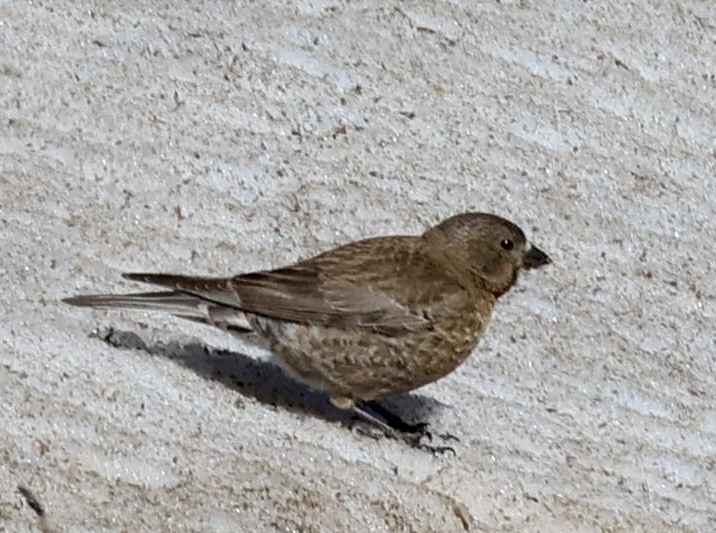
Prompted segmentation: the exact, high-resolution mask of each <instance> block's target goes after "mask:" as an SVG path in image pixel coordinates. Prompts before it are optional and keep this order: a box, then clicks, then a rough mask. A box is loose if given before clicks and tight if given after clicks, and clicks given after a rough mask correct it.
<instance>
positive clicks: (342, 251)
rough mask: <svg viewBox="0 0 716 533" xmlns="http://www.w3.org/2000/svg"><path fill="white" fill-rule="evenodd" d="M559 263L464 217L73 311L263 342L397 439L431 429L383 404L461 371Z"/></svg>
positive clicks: (94, 300) (291, 369) (505, 224)
mask: <svg viewBox="0 0 716 533" xmlns="http://www.w3.org/2000/svg"><path fill="white" fill-rule="evenodd" d="M550 262H551V260H550V258H549V257H548V256H547V255H546V254H545V253H544V252H542V251H541V250H539V249H538V248H537V247H535V246H534V245H531V244H530V243H528V242H527V239H526V238H525V235H524V233H523V232H522V230H521V229H520V228H519V227H517V226H516V225H515V224H513V223H512V222H510V221H508V220H505V219H504V218H501V217H498V216H495V215H491V214H486V213H464V214H461V215H456V216H454V217H452V218H449V219H447V220H445V221H443V222H441V223H440V224H438V225H437V226H434V227H432V228H430V229H428V230H427V231H426V232H425V233H423V235H421V236H392V237H377V238H372V239H367V240H362V241H357V242H352V243H350V244H346V245H344V246H341V247H339V248H336V249H334V250H331V251H328V252H325V253H323V254H320V255H317V256H315V257H312V258H310V259H306V260H304V261H300V262H298V263H296V264H294V265H291V266H287V267H284V268H279V269H276V270H268V271H262V272H253V273H247V274H239V275H237V276H234V277H231V278H201V277H191V276H178V275H172V274H125V275H124V277H125V278H126V279H131V280H136V281H141V282H145V283H150V284H154V285H160V286H163V287H167V288H168V289H170V290H167V291H161V292H145V293H135V294H124V295H116V294H105V295H87V296H77V297H74V298H68V299H66V300H64V301H65V302H67V303H69V304H72V305H79V306H85V307H100V308H133V309H144V310H156V311H165V312H169V313H171V314H173V315H175V316H178V317H181V318H186V319H190V320H193V321H197V322H201V323H204V324H210V325H214V326H217V327H219V328H222V329H225V330H228V331H230V332H233V333H237V334H245V333H254V334H255V337H256V338H257V339H258V340H259V341H260V343H261V344H262V345H264V346H265V347H267V348H268V349H269V350H271V352H272V353H273V355H274V360H275V362H276V363H277V364H278V365H279V366H280V367H282V368H283V369H285V370H286V371H287V372H288V373H289V374H290V375H292V376H294V377H296V378H298V379H299V380H300V381H302V382H304V383H307V384H308V385H310V386H311V387H314V388H316V389H318V390H322V391H325V392H327V393H328V394H329V395H330V399H331V402H332V403H333V405H335V406H336V407H338V408H340V409H346V410H350V411H352V412H354V413H355V414H357V415H359V416H360V417H362V418H363V419H366V420H368V421H370V422H372V423H374V424H377V425H378V426H380V427H381V428H382V429H383V430H384V431H386V432H388V433H389V434H392V435H397V433H396V430H397V431H398V432H400V433H401V434H405V433H415V432H417V433H420V432H421V431H422V432H424V431H425V424H414V425H411V424H408V423H406V422H404V421H402V420H401V419H400V418H399V417H398V416H396V415H394V414H393V413H391V412H390V411H388V410H387V409H385V408H384V407H382V406H381V405H380V404H378V403H375V402H374V400H379V399H381V398H386V397H389V396H395V395H399V394H403V393H407V392H409V391H411V390H413V389H416V388H418V387H421V386H423V385H426V384H427V383H431V382H433V381H435V380H437V379H439V378H441V377H443V376H445V375H446V374H449V373H450V372H452V371H453V370H455V368H457V367H458V366H459V365H460V364H461V363H462V362H463V361H464V360H465V359H466V358H467V357H468V356H469V355H470V353H471V352H472V351H473V349H474V348H475V346H476V345H477V343H478V341H479V339H480V336H481V335H482V334H483V332H484V330H485V326H486V325H487V322H488V320H489V318H490V314H491V312H492V308H493V306H494V305H495V302H496V301H497V299H498V298H499V297H500V296H501V295H503V294H505V292H507V291H508V290H509V289H510V287H512V285H514V283H515V281H516V280H517V276H518V273H519V271H520V270H521V269H522V268H526V269H530V268H537V267H540V266H542V265H546V264H548V263H550ZM368 408H369V409H370V410H371V411H372V412H373V413H374V414H371V413H370V412H369V411H368ZM375 415H378V416H380V417H381V418H382V419H383V420H380V419H379V418H378V417H377V416H375Z"/></svg>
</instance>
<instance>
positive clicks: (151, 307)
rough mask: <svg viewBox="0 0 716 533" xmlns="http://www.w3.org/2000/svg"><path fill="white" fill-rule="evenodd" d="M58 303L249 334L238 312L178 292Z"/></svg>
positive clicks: (84, 297)
mask: <svg viewBox="0 0 716 533" xmlns="http://www.w3.org/2000/svg"><path fill="white" fill-rule="evenodd" d="M62 301H63V302H65V303H67V304H70V305H76V306H79V307H95V308H98V309H141V310H144V311H161V312H164V313H171V314H172V315H174V316H177V317H179V318H185V319H187V320H192V321H194V322H200V323H202V324H209V325H214V326H217V327H219V328H222V329H226V330H229V331H233V332H237V333H245V332H248V331H251V325H250V324H249V322H248V320H247V318H246V315H245V314H244V313H243V312H242V311H240V310H238V309H235V308H233V307H227V306H225V305H221V304H219V303H215V302H211V301H208V300H205V299H203V298H199V297H198V296H193V295H191V294H186V293H183V292H178V291H163V292H140V293H133V294H87V295H82V296H74V297H72V298H65V299H64V300H62Z"/></svg>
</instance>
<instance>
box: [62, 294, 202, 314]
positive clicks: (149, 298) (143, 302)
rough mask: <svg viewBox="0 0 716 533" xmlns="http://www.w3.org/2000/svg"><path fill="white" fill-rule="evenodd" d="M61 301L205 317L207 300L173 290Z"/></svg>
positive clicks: (102, 295)
mask: <svg viewBox="0 0 716 533" xmlns="http://www.w3.org/2000/svg"><path fill="white" fill-rule="evenodd" d="M62 301H63V302H65V303H67V304H70V305H76V306H79V307H98V308H101V309H112V308H119V309H143V310H145V311H164V312H166V313H180V314H185V315H189V316H196V317H206V316H207V309H206V308H207V302H206V301H204V300H201V299H200V298H197V297H196V296H191V295H189V294H184V293H181V292H175V291H164V292H140V293H133V294H87V295H82V296H74V297H72V298H65V299H64V300H62Z"/></svg>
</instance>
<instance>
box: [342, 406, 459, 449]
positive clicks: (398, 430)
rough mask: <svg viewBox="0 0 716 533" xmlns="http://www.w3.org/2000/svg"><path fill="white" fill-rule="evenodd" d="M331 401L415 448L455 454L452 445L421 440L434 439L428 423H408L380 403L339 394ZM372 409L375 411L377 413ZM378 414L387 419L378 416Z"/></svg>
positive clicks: (385, 433) (387, 434)
mask: <svg viewBox="0 0 716 533" xmlns="http://www.w3.org/2000/svg"><path fill="white" fill-rule="evenodd" d="M331 403H332V404H333V405H335V406H336V407H338V408H339V409H344V410H346V411H351V412H352V413H353V414H354V415H355V416H357V417H358V418H361V419H362V420H364V421H365V422H368V423H369V424H370V425H371V426H373V427H377V428H379V429H380V430H381V431H382V432H383V434H384V435H386V436H388V437H391V438H394V439H396V440H402V441H403V442H405V443H407V444H409V445H410V446H412V447H413V448H420V449H422V450H427V451H429V452H432V453H434V454H436V455H437V454H440V453H445V452H452V453H453V455H454V454H455V449H454V448H452V447H450V446H430V445H428V444H424V443H423V442H421V441H422V438H423V437H424V436H427V437H428V438H429V439H432V436H431V435H430V433H429V432H428V431H427V429H426V428H427V424H424V423H422V424H408V423H407V422H405V421H404V420H403V419H401V418H400V417H399V416H398V415H396V414H395V413H392V412H391V411H389V410H388V409H386V408H385V407H383V406H382V405H380V404H378V403H375V402H360V405H358V404H356V402H355V401H354V400H351V399H350V398H345V397H339V396H331ZM376 406H377V407H376ZM370 411H373V412H374V413H375V414H373V413H371V412H370ZM376 414H377V415H378V416H380V417H382V418H383V419H384V420H385V421H383V420H381V419H380V418H378V416H376Z"/></svg>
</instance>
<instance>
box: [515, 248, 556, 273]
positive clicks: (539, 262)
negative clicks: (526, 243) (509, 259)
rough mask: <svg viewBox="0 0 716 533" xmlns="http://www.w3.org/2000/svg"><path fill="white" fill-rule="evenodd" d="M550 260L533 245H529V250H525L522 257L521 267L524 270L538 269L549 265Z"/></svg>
mask: <svg viewBox="0 0 716 533" xmlns="http://www.w3.org/2000/svg"><path fill="white" fill-rule="evenodd" d="M551 262H552V260H551V259H550V258H549V256H548V255H547V254H546V253H544V252H543V251H542V250H540V249H539V248H537V247H536V246H535V245H534V244H532V245H530V249H529V250H527V253H525V255H524V257H523V258H522V266H524V268H527V269H530V268H539V267H541V266H544V265H549V264H550V263H551Z"/></svg>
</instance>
